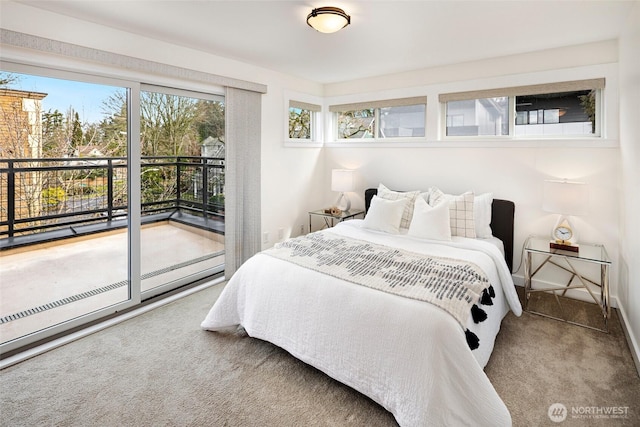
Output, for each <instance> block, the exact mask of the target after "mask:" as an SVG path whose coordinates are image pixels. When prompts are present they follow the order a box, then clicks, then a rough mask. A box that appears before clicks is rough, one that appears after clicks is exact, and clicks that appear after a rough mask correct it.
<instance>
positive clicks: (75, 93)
mask: <svg viewBox="0 0 640 427" xmlns="http://www.w3.org/2000/svg"><path fill="white" fill-rule="evenodd" d="M12 74H17V73H12ZM18 75H19V76H20V78H19V80H18V81H17V82H14V83H12V84H10V85H9V86H8V87H9V88H10V89H19V90H25V91H33V92H44V93H46V94H47V96H46V97H45V98H44V99H43V100H42V111H43V112H48V111H49V110H51V111H54V110H56V109H57V110H58V111H60V112H61V113H63V114H65V113H66V111H67V109H68V108H69V107H73V109H74V110H75V111H76V112H77V113H78V115H79V116H80V120H81V121H82V122H83V124H84V123H97V122H100V121H101V120H102V119H103V118H104V113H103V101H106V100H107V99H108V98H109V96H111V95H112V94H114V93H115V92H116V91H118V90H123V88H119V87H116V86H107V85H99V84H95V83H83V82H77V81H71V80H62V79H54V78H48V77H39V76H32V75H28V74H18Z"/></svg>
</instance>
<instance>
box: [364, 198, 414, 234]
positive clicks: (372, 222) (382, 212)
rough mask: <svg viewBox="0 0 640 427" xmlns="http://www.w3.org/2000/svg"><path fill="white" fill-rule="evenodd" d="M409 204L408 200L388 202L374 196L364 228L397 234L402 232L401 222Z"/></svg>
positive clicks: (365, 218)
mask: <svg viewBox="0 0 640 427" xmlns="http://www.w3.org/2000/svg"><path fill="white" fill-rule="evenodd" d="M408 202H409V199H408V198H402V199H398V200H387V199H383V198H382V197H378V196H373V198H372V199H371V205H370V206H369V210H368V211H367V216H365V217H364V222H363V223H362V226H363V227H365V228H370V229H372V230H379V231H386V232H387V233H395V234H397V233H398V232H399V231H400V221H402V214H403V213H404V210H405V207H406V205H407V203H408Z"/></svg>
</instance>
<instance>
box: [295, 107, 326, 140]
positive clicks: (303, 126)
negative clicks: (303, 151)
mask: <svg viewBox="0 0 640 427" xmlns="http://www.w3.org/2000/svg"><path fill="white" fill-rule="evenodd" d="M320 110H321V107H320V106H319V105H316V104H310V103H307V102H300V101H293V100H291V101H289V139H297V140H303V141H314V140H316V139H317V137H316V135H317V132H316V129H317V125H318V123H317V122H318V113H319V112H320Z"/></svg>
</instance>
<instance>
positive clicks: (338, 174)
mask: <svg viewBox="0 0 640 427" xmlns="http://www.w3.org/2000/svg"><path fill="white" fill-rule="evenodd" d="M353 190H355V187H354V173H353V171H352V170H348V169H333V170H332V171H331V191H339V192H340V195H339V196H338V200H337V201H336V207H337V208H338V209H340V210H342V211H348V210H349V209H351V200H349V198H348V197H347V195H346V194H345V193H346V192H348V191H353Z"/></svg>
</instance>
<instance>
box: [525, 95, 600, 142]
mask: <svg viewBox="0 0 640 427" xmlns="http://www.w3.org/2000/svg"><path fill="white" fill-rule="evenodd" d="M596 99H597V90H595V89H592V90H580V91H574V92H558V93H545V94H540V95H524V96H516V98H515V100H516V126H515V135H516V136H533V135H594V134H595V133H596V120H595V119H596V117H595V114H596Z"/></svg>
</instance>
